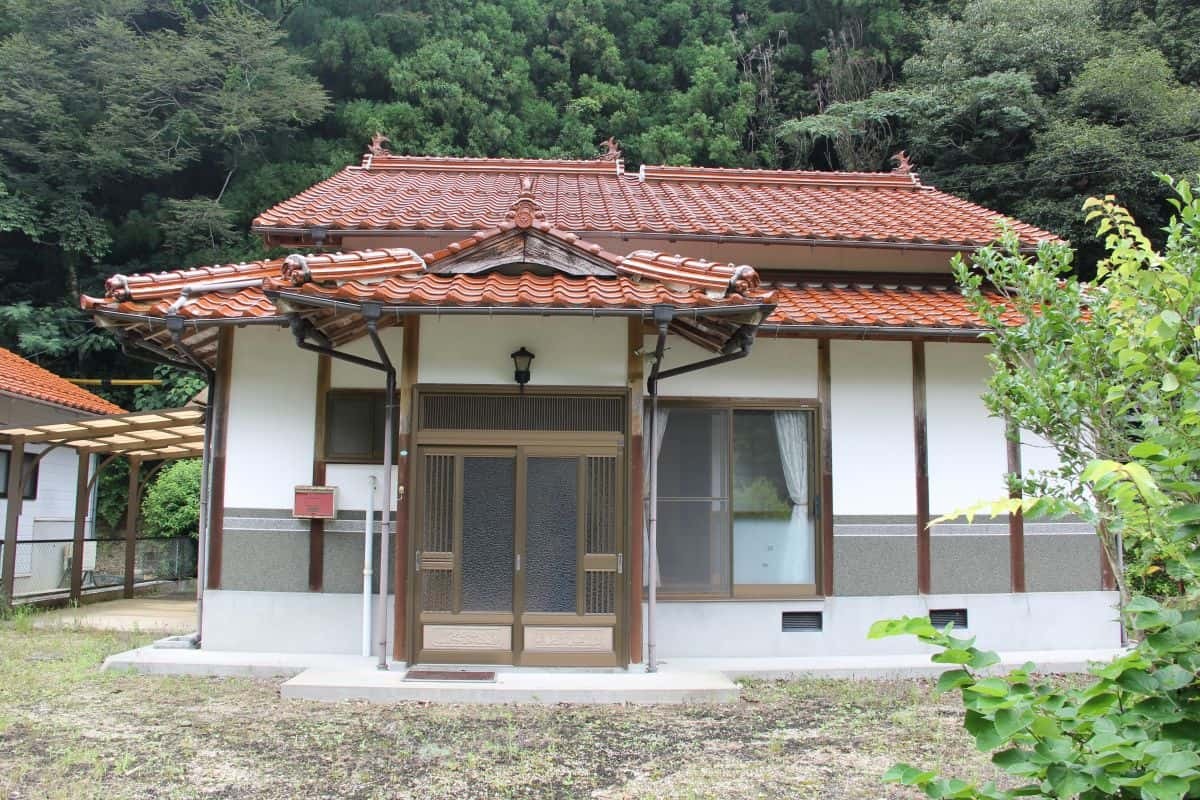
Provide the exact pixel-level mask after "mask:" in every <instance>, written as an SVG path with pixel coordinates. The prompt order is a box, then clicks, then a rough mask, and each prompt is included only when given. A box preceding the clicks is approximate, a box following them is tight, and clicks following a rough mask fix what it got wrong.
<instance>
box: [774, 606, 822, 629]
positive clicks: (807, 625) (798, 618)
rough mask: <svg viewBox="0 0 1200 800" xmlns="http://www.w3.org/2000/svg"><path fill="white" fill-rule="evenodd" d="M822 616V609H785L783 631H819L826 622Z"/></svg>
mask: <svg viewBox="0 0 1200 800" xmlns="http://www.w3.org/2000/svg"><path fill="white" fill-rule="evenodd" d="M822 616H823V615H822V613H821V612H820V611H785V612H783V632H784V633H799V632H802V631H819V630H821V627H822V624H823V622H824V620H823V619H822Z"/></svg>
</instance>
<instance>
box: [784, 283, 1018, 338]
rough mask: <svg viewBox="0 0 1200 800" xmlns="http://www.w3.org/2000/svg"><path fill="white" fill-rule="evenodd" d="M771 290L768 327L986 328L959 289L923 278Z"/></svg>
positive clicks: (1011, 320)
mask: <svg viewBox="0 0 1200 800" xmlns="http://www.w3.org/2000/svg"><path fill="white" fill-rule="evenodd" d="M765 288H770V289H774V290H775V303H776V307H775V312H774V313H773V314H771V316H770V317H769V318H768V319H767V323H766V324H767V325H768V326H774V325H783V326H789V325H793V326H805V325H809V326H818V325H822V326H845V327H882V328H945V329H959V330H974V329H982V324H981V323H980V320H979V318H978V317H977V316H976V315H975V313H974V312H973V311H971V309H970V308H969V307H968V306H967V301H966V299H965V298H964V297H963V296H962V294H961V292H960V291H959V290H958V288H957V287H955V286H954V285H953V284H951V283H947V282H945V281H944V280H940V281H939V280H936V279H935V280H930V279H929V278H928V277H924V276H920V275H917V276H909V277H908V278H907V279H900V280H895V279H892V278H887V279H885V280H883V281H880V280H877V279H875V278H874V276H869V275H867V276H862V275H856V276H845V275H843V276H838V278H837V279H836V280H830V279H829V278H827V277H825V278H820V279H816V278H814V279H812V280H801V281H796V282H786V283H785V282H778V283H772V284H767V285H766V287H765ZM997 302H999V298H998V297H997ZM1003 319H1004V321H1005V322H1007V323H1008V324H1011V325H1018V324H1020V323H1021V321H1022V317H1021V315H1020V314H1017V313H1015V312H1010V313H1009V314H1007V315H1005V316H1004V317H1003Z"/></svg>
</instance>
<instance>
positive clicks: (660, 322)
mask: <svg viewBox="0 0 1200 800" xmlns="http://www.w3.org/2000/svg"><path fill="white" fill-rule="evenodd" d="M674 318H675V309H674V308H673V307H672V306H669V305H666V304H662V303H659V304H657V305H655V306H654V317H653V319H654V325H655V327H656V328H657V330H658V340H657V341H656V342H655V344H654V363H653V364H651V366H650V377H649V378H648V379H647V381H646V388H647V390H648V391H649V394H650V510H649V514H648V516H649V518H650V519H649V523H650V524H649V537H648V538H649V543H648V547H647V549H648V550H649V551H650V561H649V567H648V569H647V570H646V572H647V575H646V585H647V587H648V591H647V594H646V671H647V672H658V638H657V633H658V630H657V625H656V624H655V623H656V622H657V616H658V431H656V430H655V426H656V425H657V424H658V381H659V378H660V377H661V374H660V371H659V370H660V368H661V367H662V360H663V353H664V352H666V349H667V330H668V328H670V326H671V320H672V319H674Z"/></svg>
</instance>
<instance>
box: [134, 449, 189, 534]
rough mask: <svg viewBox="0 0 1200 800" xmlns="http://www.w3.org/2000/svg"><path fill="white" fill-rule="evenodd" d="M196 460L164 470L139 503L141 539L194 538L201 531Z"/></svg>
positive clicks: (176, 462) (186, 461)
mask: <svg viewBox="0 0 1200 800" xmlns="http://www.w3.org/2000/svg"><path fill="white" fill-rule="evenodd" d="M200 473H201V463H200V459H198V458H186V459H183V460H182V461H175V462H173V463H171V464H168V465H167V466H165V467H163V469H162V471H161V472H159V473H158V477H156V478H155V479H154V483H152V484H150V486H149V488H147V489H146V497H145V499H144V500H142V531H141V535H142V536H162V537H171V536H196V534H197V531H198V530H199V529H200Z"/></svg>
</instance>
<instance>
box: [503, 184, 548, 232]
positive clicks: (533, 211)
mask: <svg viewBox="0 0 1200 800" xmlns="http://www.w3.org/2000/svg"><path fill="white" fill-rule="evenodd" d="M504 216H505V219H508V220H510V221H511V222H512V223H513V224H514V225H516V226H517V227H518V228H530V227H532V226H533V223H534V222H535V221H542V220H545V219H546V214H545V213H544V212H543V211H542V207H541V206H540V205H538V201H537V200H536V199H535V198H534V196H533V178H529V177H525V178H521V193H520V194H518V195H517V200H516V202H515V203H513V204H512V207H511V208H509V210H508V213H507V214H505V215H504Z"/></svg>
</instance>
